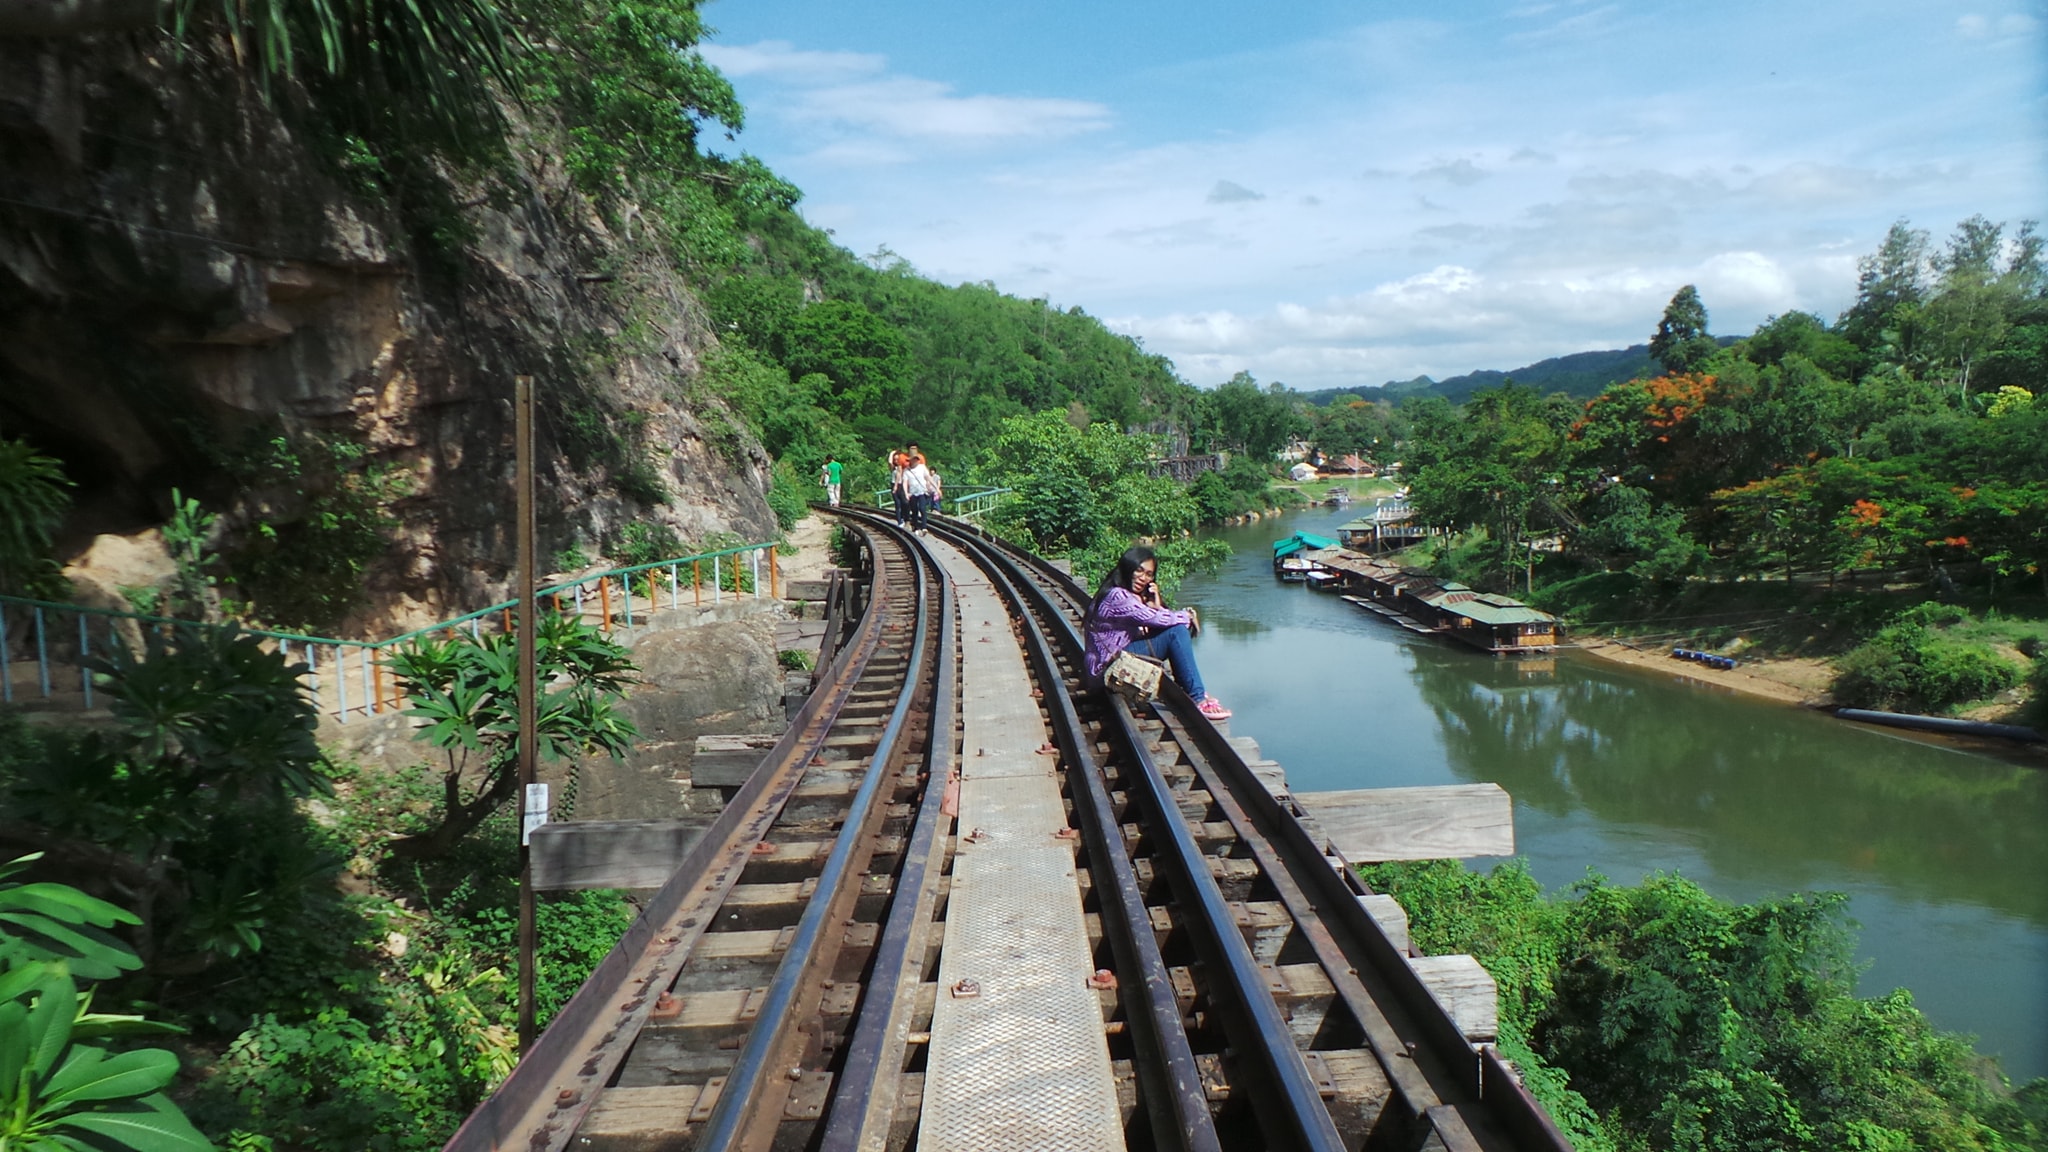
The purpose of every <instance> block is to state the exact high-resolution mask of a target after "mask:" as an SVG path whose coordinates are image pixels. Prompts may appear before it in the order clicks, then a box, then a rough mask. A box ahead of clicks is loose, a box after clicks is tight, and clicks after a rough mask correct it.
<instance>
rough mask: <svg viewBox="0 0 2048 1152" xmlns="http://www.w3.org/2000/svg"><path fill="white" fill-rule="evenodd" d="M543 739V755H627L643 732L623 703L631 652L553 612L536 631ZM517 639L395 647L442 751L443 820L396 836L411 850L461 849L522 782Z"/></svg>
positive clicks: (423, 733) (397, 662) (421, 734)
mask: <svg viewBox="0 0 2048 1152" xmlns="http://www.w3.org/2000/svg"><path fill="white" fill-rule="evenodd" d="M535 640H536V661H537V664H538V672H539V682H540V684H541V685H542V686H543V690H542V696H541V699H540V701H539V708H538V712H539V715H538V721H539V732H538V735H539V747H538V749H537V753H538V754H539V755H540V756H541V757H542V758H544V759H548V760H558V759H565V758H574V757H579V756H584V755H589V754H591V753H596V752H603V753H605V754H607V755H611V756H620V755H623V754H624V753H625V751H626V750H627V749H628V748H630V747H631V746H632V743H633V741H634V739H635V738H637V737H638V735H639V731H638V730H637V729H636V728H635V727H634V726H633V722H632V721H631V720H629V719H627V718H626V716H625V715H624V714H623V713H622V712H620V711H619V709H618V707H617V704H618V700H619V698H620V697H621V696H622V695H624V693H625V690H626V686H627V685H628V684H630V683H632V681H633V673H634V667H633V663H632V661H631V659H630V658H629V657H628V654H627V652H626V650H625V649H624V648H623V647H621V646H619V645H618V644H616V643H614V642H612V641H611V640H610V639H609V638H607V637H606V636H605V635H604V634H603V633H601V632H599V631H598V630H597V629H596V628H594V627H591V626H590V625H588V624H585V623H583V622H582V621H580V620H577V619H574V618H571V617H568V616H562V615H558V614H555V613H548V614H545V615H543V616H542V617H541V618H540V627H539V629H538V630H537V631H536V634H535ZM516 661H517V644H516V639H515V637H514V636H513V635H512V634H510V633H504V634H496V635H486V636H483V637H481V638H473V637H470V636H468V635H465V634H462V633H457V634H456V636H455V637H454V638H452V639H446V640H427V641H422V642H420V643H418V644H415V645H414V646H412V647H411V648H407V649H405V650H402V651H399V652H396V653H393V654H392V656H391V658H390V661H389V665H390V667H391V669H392V671H393V672H395V673H396V674H397V677H398V681H399V683H400V685H401V686H403V688H404V689H405V691H406V694H407V695H408V696H409V697H410V698H411V699H412V702H413V707H412V708H411V709H409V710H408V714H409V715H413V716H417V717H420V718H422V719H423V720H425V721H426V725H425V726H424V727H422V728H421V729H419V731H418V732H417V733H416V735H415V738H416V739H419V740H423V741H426V742H427V743H429V744H432V745H434V746H436V747H438V748H440V749H442V750H443V752H444V753H445V756H446V767H445V769H444V771H443V773H442V815H441V822H440V824H439V825H437V826H436V827H435V828H433V829H431V830H430V831H427V832H424V833H421V834H419V835H416V836H410V837H407V838H405V839H401V840H398V841H395V842H394V843H393V845H392V850H393V851H394V852H396V853H398V854H400V855H405V856H437V855H440V854H442V853H444V852H446V851H448V849H449V848H451V847H453V846H454V844H455V843H456V842H457V841H458V840H460V839H461V838H462V837H463V836H464V835H466V834H468V833H469V832H470V831H471V830H472V829H474V828H475V827H476V826H477V825H479V824H481V823H482V822H483V821H484V819H485V818H486V817H488V816H489V815H490V814H491V813H493V812H495V811H497V809H498V808H499V807H500V806H501V805H503V804H504V803H505V802H506V801H507V800H509V799H511V797H512V795H513V793H514V791H515V790H516V789H517V786H518V782H519V776H518V772H517V755H516V754H517V738H518V731H519V708H518V689H519V684H518V666H517V662H516Z"/></svg>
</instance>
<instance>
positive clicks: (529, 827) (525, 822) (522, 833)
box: [519, 784, 548, 848]
mask: <svg viewBox="0 0 2048 1152" xmlns="http://www.w3.org/2000/svg"><path fill="white" fill-rule="evenodd" d="M547 822H548V786H547V785H546V784H528V785H527V786H526V808H525V810H524V811H523V812H521V813H520V819H519V845H520V847H522V848H523V847H525V846H526V845H527V844H528V843H530V842H532V840H533V830H534V829H535V828H538V827H540V826H541V825H543V824H545V823H547Z"/></svg>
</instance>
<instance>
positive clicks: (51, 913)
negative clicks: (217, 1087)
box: [0, 853, 212, 1152]
mask: <svg viewBox="0 0 2048 1152" xmlns="http://www.w3.org/2000/svg"><path fill="white" fill-rule="evenodd" d="M40 857H41V854H40V853H38V854H35V855H31V856H25V857H22V858H20V859H17V860H14V861H11V862H10V863H8V864H5V865H0V880H5V881H6V882H5V883H0V1149H7V1150H9V1152H13V1150H16V1149H19V1150H21V1152H79V1150H80V1149H90V1148H113V1149H129V1150H132V1152H199V1150H202V1149H209V1148H211V1147H212V1145H211V1144H209V1143H208V1142H207V1140H206V1138H205V1137H204V1136H202V1135H200V1134H199V1132H198V1130H197V1129H195V1128H193V1127H192V1124H191V1122H190V1121H188V1120H186V1119H185V1116H184V1113H182V1112H180V1111H179V1110H178V1108H177V1106H176V1105H174V1104H172V1103H171V1101H170V1100H169V1098H168V1097H166V1096H164V1095H163V1089H164V1088H165V1086H167V1085H169V1084H170V1082H171V1080H172V1079H173V1078H174V1077H176V1076H177V1074H178V1058H177V1056H176V1055H174V1054H172V1053H171V1052H168V1051H165V1050H164V1049H161V1048H142V1049H136V1050H133V1051H127V1052H110V1051H109V1050H108V1043H109V1042H110V1041H114V1040H117V1039H119V1038H123V1037H129V1036H137V1035H149V1034H161V1033H166V1032H175V1031H177V1029H175V1028H172V1027H170V1026H168V1025H164V1024H158V1023H153V1022H151V1021H148V1020H144V1019H142V1018H141V1017H139V1016H121V1015H106V1014H102V1013H96V1012H94V1011H92V995H91V993H90V992H86V993H84V994H81V993H80V992H79V990H78V986H77V984H76V983H75V981H74V980H73V978H72V973H73V971H77V972H78V973H79V974H81V975H84V976H86V977H87V978H88V979H104V978H106V977H109V976H113V975H116V974H118V973H120V972H124V971H132V970H134V969H135V968H137V967H139V966H140V965H141V960H140V958H139V957H137V956H136V954H135V952H134V950H133V949H131V948H129V947H128V946H127V945H126V944H123V943H122V942H120V941H119V940H117V939H115V938H113V937H112V936H109V935H108V934H107V933H106V929H108V928H112V927H114V926H116V925H119V924H136V923H139V919H138V918H137V917H136V916H135V915H134V914H132V913H130V912H128V911H126V910H125V909H122V908H118V907H116V906H114V905H112V904H108V903H107V902H105V901H103V900H99V899H96V898H94V897H92V896H88V895H86V894H85V893H83V892H80V891H79V890H77V889H76V888H72V887H70V886H69V885H65V884H56V883H49V882H39V883H22V882H20V881H16V880H13V879H12V878H13V877H15V876H17V875H19V874H20V873H21V872H22V871H23V870H24V869H26V868H27V867H28V866H29V865H31V864H33V863H34V862H36V861H37V860H38V859H40Z"/></svg>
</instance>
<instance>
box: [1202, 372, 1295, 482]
mask: <svg viewBox="0 0 2048 1152" xmlns="http://www.w3.org/2000/svg"><path fill="white" fill-rule="evenodd" d="M1201 408H1202V419H1201V428H1202V432H1203V434H1204V435H1205V437H1206V438H1207V440H1208V442H1209V446H1210V447H1211V448H1212V449H1222V450H1225V451H1232V452H1243V453H1244V454H1246V455H1248V456H1250V457H1252V458H1253V459H1256V460H1261V461H1264V460H1271V459H1272V458H1273V456H1274V454H1275V453H1277V452H1279V451H1280V449H1281V448H1283V447H1286V445H1287V441H1288V439H1289V438H1290V437H1292V436H1293V435H1295V433H1297V432H1299V431H1304V430H1306V425H1307V422H1306V421H1305V420H1304V419H1303V418H1302V416H1301V415H1300V413H1298V412H1296V411H1295V404H1294V400H1293V394H1292V393H1290V392H1288V391H1287V390H1286V388H1285V387H1284V386H1282V385H1279V384H1274V385H1272V386H1271V387H1269V388H1264V389H1261V388H1260V387H1259V382H1258V381H1257V380H1254V379H1253V378H1252V374H1251V373H1249V372H1239V373H1238V374H1237V375H1235V376H1232V377H1231V378H1230V379H1229V381H1228V382H1226V383H1223V384H1219V385H1217V386H1216V387H1215V388H1214V389H1213V390H1212V391H1209V392H1207V393H1204V394H1203V396H1202V398H1201Z"/></svg>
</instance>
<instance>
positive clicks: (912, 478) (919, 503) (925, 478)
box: [903, 446, 938, 536]
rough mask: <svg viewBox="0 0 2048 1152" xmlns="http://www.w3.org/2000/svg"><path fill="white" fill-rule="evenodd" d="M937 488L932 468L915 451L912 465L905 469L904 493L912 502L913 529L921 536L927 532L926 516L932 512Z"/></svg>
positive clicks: (911, 526) (911, 517)
mask: <svg viewBox="0 0 2048 1152" xmlns="http://www.w3.org/2000/svg"><path fill="white" fill-rule="evenodd" d="M913 448H914V446H913ZM937 488H938V484H937V482H936V481H934V480H933V479H932V470H931V469H930V468H928V467H926V466H925V462H924V457H923V456H922V455H919V454H916V453H915V452H913V454H912V455H911V457H910V466H909V467H907V468H905V469H904V470H903V495H904V498H905V499H906V500H908V501H909V502H910V528H911V531H913V532H916V533H917V534H918V535H920V536H922V535H924V533H925V517H926V516H928V515H930V513H931V507H932V493H933V492H934V491H936V490H937Z"/></svg>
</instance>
